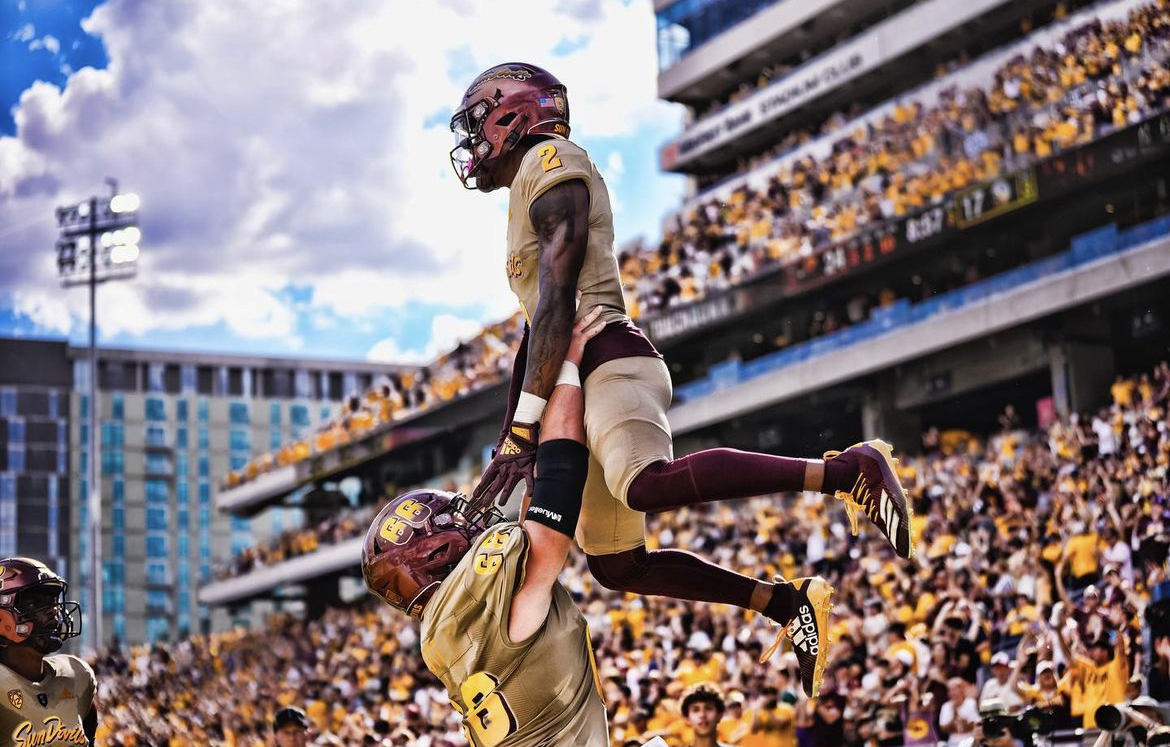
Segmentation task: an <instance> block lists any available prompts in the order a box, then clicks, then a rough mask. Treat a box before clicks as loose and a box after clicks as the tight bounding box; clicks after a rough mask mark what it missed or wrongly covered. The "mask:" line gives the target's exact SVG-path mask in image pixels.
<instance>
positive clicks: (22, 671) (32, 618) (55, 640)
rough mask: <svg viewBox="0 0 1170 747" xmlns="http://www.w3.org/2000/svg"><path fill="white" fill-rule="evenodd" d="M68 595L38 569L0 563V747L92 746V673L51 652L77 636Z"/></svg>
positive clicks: (27, 563) (19, 562)
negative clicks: (15, 746) (44, 746)
mask: <svg viewBox="0 0 1170 747" xmlns="http://www.w3.org/2000/svg"><path fill="white" fill-rule="evenodd" d="M68 590H69V586H68V584H66V583H65V581H64V580H63V579H62V578H61V577H60V576H58V575H57V574H56V573H54V572H53V571H52V570H50V569H49V568H48V567H47V566H46V565H45V564H44V563H41V562H39V561H36V560H33V559H31V558H8V559H5V560H0V747H9V746H10V745H17V746H19V745H66V744H84V745H88V744H93V739H94V733H95V732H96V730H97V708H96V707H95V706H94V690H95V687H96V681H95V679H94V676H93V670H92V669H90V668H89V665H88V664H86V663H85V662H84V661H82V660H81V659H79V658H77V657H76V656H70V655H68V654H56V653H55V652H56V651H58V650H59V649H60V648H61V646H62V645H63V644H64V643H65V641H66V639H68V638H72V637H74V636H77V635H80V634H81V612H80V608H79V607H78V604H77V602H66V601H65V594H66V592H67V591H68Z"/></svg>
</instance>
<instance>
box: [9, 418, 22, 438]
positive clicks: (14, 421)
mask: <svg viewBox="0 0 1170 747" xmlns="http://www.w3.org/2000/svg"><path fill="white" fill-rule="evenodd" d="M8 442H9V443H13V442H16V443H19V444H22V443H24V418H17V417H13V418H11V419H9V421H8Z"/></svg>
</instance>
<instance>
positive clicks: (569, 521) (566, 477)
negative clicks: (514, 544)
mask: <svg viewBox="0 0 1170 747" xmlns="http://www.w3.org/2000/svg"><path fill="white" fill-rule="evenodd" d="M588 471H589V449H587V448H585V444H582V443H580V442H577V441H573V440H572V439H568V438H559V439H556V440H554V441H545V442H544V443H542V444H541V445H540V446H538V447H537V448H536V484H535V485H534V486H533V488H532V501H531V502H530V503H529V504H528V511H527V513H526V514H525V518H526V519H528V520H531V521H535V522H537V523H540V524H544V525H545V526H546V527H548V528H549V529H552V530H554V531H557V532H560V533H561V534H563V535H565V536H567V537H572V536H573V534H574V533H575V532H576V531H577V519H578V518H579V517H580V516H581V491H582V490H584V489H585V476H586V474H587V473H588Z"/></svg>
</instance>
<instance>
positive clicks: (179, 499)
mask: <svg viewBox="0 0 1170 747" xmlns="http://www.w3.org/2000/svg"><path fill="white" fill-rule="evenodd" d="M189 495H190V493H189V486H188V485H187V481H186V480H182V481H180V482H179V483H178V484H176V485H175V503H178V504H179V505H180V506H186V505H187V504H188V503H189V502H190V501H189V500H188V498H189Z"/></svg>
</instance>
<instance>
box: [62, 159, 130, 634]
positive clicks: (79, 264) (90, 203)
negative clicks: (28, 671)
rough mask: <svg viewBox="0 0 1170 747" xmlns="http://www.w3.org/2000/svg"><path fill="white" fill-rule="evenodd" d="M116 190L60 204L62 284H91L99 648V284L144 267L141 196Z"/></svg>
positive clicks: (94, 615) (93, 553)
mask: <svg viewBox="0 0 1170 747" xmlns="http://www.w3.org/2000/svg"><path fill="white" fill-rule="evenodd" d="M106 184H108V185H109V186H110V194H109V195H108V196H106V197H90V198H89V199H88V200H84V201H82V202H79V203H77V204H75V205H67V206H64V207H58V208H57V211H56V212H57V226H58V227H59V228H60V230H61V236H60V238H59V239H58V240H57V247H56V248H57V271H58V274H59V276H60V278H61V285H62V286H64V287H66V288H71V287H74V286H78V285H86V286H89V387H88V390H89V413H88V419H89V445H88V449H89V465H88V466H89V470H88V474H87V478H86V479H87V482H88V483H89V495H88V497H87V500H88V507H89V508H88V510H89V525H88V526H87V527H86V532H87V534H88V537H89V553H88V554H89V579H88V584H86V583H85V581H86V580H85V579H83V582H82V585H83V586H86V587H88V589H89V591H90V603H89V610H90V614H89V617H90V622H89V623H88V624H87V625H86V626H85V627H84V628H83V630H85V631H87V632H88V636H87V639H88V645H89V647H90V649H91V650H93V651H95V652H96V651H98V650H99V649H100V648H101V646H102V641H103V637H102V622H103V621H102V617H103V611H102V601H103V598H102V581H103V579H102V573H103V570H104V569H103V567H102V522H101V511H102V498H101V483H100V479H101V476H100V474H99V472H98V463H99V458H98V457H99V454H98V441H97V433H98V422H97V391H98V387H97V370H98V360H97V286H98V283H104V282H106V281H107V280H125V279H128V278H132V277H134V276H135V275H136V274H137V271H138V255H139V249H138V242H139V241H140V240H141V239H142V231H141V230H139V228H138V207H139V205H140V204H141V200H140V199H139V197H138V195H136V194H132V193H131V194H118V182H117V181H115V180H113V179H106Z"/></svg>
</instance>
